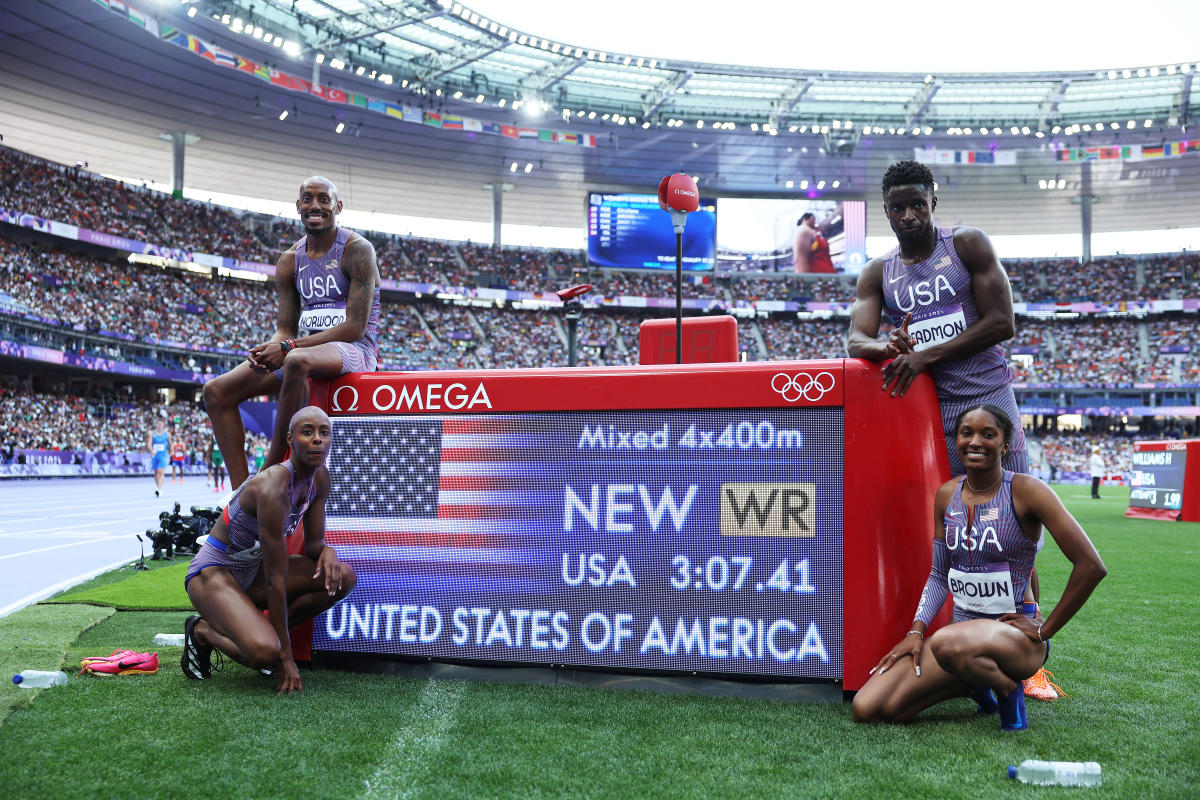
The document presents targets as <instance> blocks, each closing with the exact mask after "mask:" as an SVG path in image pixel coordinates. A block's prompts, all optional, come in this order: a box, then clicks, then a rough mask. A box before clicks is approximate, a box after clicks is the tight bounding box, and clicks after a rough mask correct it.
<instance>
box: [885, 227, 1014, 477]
mask: <svg viewBox="0 0 1200 800" xmlns="http://www.w3.org/2000/svg"><path fill="white" fill-rule="evenodd" d="M937 234H938V235H937V245H936V246H935V247H934V248H933V253H932V254H931V255H930V256H929V258H927V259H925V260H924V261H922V262H920V263H917V264H910V265H906V264H905V263H904V262H903V261H901V260H900V251H899V248H897V249H895V250H893V251H892V252H890V253H889V254H888V255H887V256H885V257H884V261H883V276H882V280H883V301H884V306H885V307H886V309H887V313H888V316H889V317H890V318H891V320H892V324H893V325H894V326H896V327H900V325H901V324H903V322H904V316H905V315H906V314H907V313H909V312H910V311H911V312H912V315H913V319H912V322H911V323H910V324H909V326H908V332H909V334H910V335H911V336H912V337H913V338H914V339H916V342H917V343H916V345H915V349H916V350H917V351H918V352H919V351H921V350H923V349H925V348H927V347H931V346H933V345H937V344H942V343H944V342H947V341H949V340H951V339H953V338H955V337H957V336H958V335H959V334H961V333H962V332H963V331H965V330H966V329H967V328H969V327H971V326H972V325H974V324H975V323H976V322H978V321H979V311H978V310H977V309H976V307H975V296H974V294H972V291H971V272H970V270H968V269H967V268H966V267H965V266H964V265H963V263H962V261H961V260H960V259H959V257H958V253H957V252H955V250H954V229H953V228H938V231H937ZM930 371H931V372H932V374H933V379H934V382H935V383H936V384H937V395H938V404H939V405H940V406H941V409H942V429H943V430H944V432H945V435H946V451H947V455H949V457H950V474H952V475H962V474H963V473H964V472H966V469H964V467H963V465H962V461H961V460H960V459H959V457H958V448H957V447H956V443H955V433H956V432H955V431H954V430H953V427H954V420H955V418H956V417H958V415H959V413H960V412H962V411H963V410H964V409H966V408H970V407H971V406H973V405H976V404H979V403H992V404H993V405H996V406H999V407H1000V408H1002V409H1004V411H1005V413H1006V414H1008V418H1009V420H1010V421H1011V422H1012V424H1013V440H1012V442H1011V443H1010V446H1009V452H1008V453H1007V454H1006V455H1005V456H1004V459H1003V461H1004V467H1005V469H1010V470H1012V471H1013V472H1022V473H1027V472H1029V459H1028V456H1027V455H1026V452H1025V432H1024V431H1023V430H1022V429H1021V412H1020V411H1019V410H1018V409H1017V398H1016V395H1015V394H1014V393H1013V389H1012V371H1011V370H1010V369H1009V367H1008V361H1007V359H1006V358H1005V355H1004V348H1002V347H1001V346H1000V345H998V344H996V345H992V346H991V347H989V348H987V349H986V350H984V351H983V352H980V353H976V354H975V355H973V356H968V357H966V358H963V359H959V360H957V361H945V362H943V363H941V364H937V365H935V366H934V367H932V368H931V370H930Z"/></svg>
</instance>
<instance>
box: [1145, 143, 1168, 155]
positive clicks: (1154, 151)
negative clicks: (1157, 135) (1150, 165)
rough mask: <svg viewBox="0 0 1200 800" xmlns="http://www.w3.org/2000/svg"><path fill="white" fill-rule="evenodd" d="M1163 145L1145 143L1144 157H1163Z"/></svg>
mask: <svg viewBox="0 0 1200 800" xmlns="http://www.w3.org/2000/svg"><path fill="white" fill-rule="evenodd" d="M1162 156H1163V146H1162V145H1161V144H1154V145H1150V144H1144V145H1142V158H1162Z"/></svg>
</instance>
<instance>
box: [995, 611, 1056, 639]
mask: <svg viewBox="0 0 1200 800" xmlns="http://www.w3.org/2000/svg"><path fill="white" fill-rule="evenodd" d="M998 621H999V622H1003V623H1005V624H1007V625H1011V626H1013V627H1014V628H1016V629H1017V630H1019V631H1020V632H1021V633H1023V634H1024V635H1025V636H1027V637H1029V640H1030V641H1032V642H1037V643H1038V644H1041V643H1042V642H1044V641H1045V639H1043V638H1042V625H1041V620H1033V619H1030V618H1029V617H1027V616H1025V615H1024V614H1005V615H1004V616H1002V617H1000V619H999V620H998Z"/></svg>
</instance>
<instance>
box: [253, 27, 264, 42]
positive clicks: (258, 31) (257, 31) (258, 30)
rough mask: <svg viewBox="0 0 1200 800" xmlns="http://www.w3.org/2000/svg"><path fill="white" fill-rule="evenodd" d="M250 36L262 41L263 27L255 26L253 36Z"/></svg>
mask: <svg viewBox="0 0 1200 800" xmlns="http://www.w3.org/2000/svg"><path fill="white" fill-rule="evenodd" d="M250 35H251V36H253V37H254V38H255V39H261V38H263V29H262V26H260V25H255V26H254V30H253V31H252V32H251V34H250Z"/></svg>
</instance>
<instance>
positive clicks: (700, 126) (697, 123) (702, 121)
mask: <svg viewBox="0 0 1200 800" xmlns="http://www.w3.org/2000/svg"><path fill="white" fill-rule="evenodd" d="M696 127H697V128H703V127H704V120H702V119H698V120H696Z"/></svg>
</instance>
